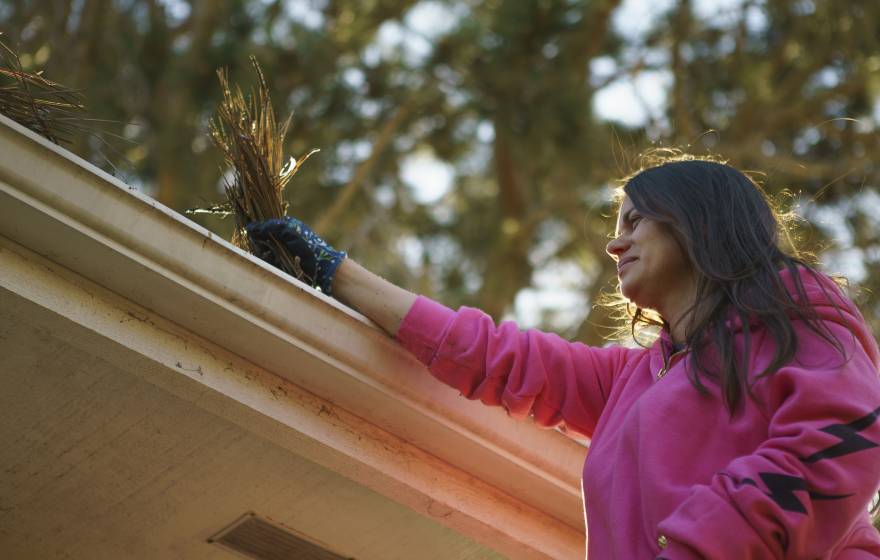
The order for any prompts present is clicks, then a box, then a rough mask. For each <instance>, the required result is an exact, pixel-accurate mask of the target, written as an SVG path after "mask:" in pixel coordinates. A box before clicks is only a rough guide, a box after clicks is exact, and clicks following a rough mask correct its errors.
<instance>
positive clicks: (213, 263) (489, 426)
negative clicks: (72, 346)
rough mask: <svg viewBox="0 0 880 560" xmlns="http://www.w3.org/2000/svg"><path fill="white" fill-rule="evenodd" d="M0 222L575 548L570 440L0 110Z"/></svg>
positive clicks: (14, 237)
mask: <svg viewBox="0 0 880 560" xmlns="http://www.w3.org/2000/svg"><path fill="white" fill-rule="evenodd" d="M0 235H2V236H4V237H6V238H8V239H9V240H11V241H13V242H14V243H15V244H18V245H20V246H22V247H23V248H25V249H27V250H28V251H33V252H34V253H37V254H39V255H41V256H42V257H44V258H45V259H47V260H48V261H51V262H53V263H57V264H59V265H62V266H64V267H66V268H67V269H69V270H70V271H72V272H74V273H76V274H77V275H79V276H82V277H84V278H85V279H87V280H89V281H91V282H94V283H96V284H98V285H99V286H101V287H103V288H106V289H107V290H110V291H112V292H115V293H116V294H118V295H120V296H122V297H123V298H125V299H126V300H129V301H131V302H133V303H135V304H137V305H138V306H141V307H142V308H145V309H146V310H148V311H149V312H151V313H154V314H156V315H158V316H160V317H162V318H164V319H165V320H168V321H171V322H173V323H175V324H177V325H179V326H180V327H182V328H183V329H185V330H186V331H189V332H191V333H193V334H194V335H196V336H198V337H201V338H204V339H207V340H209V341H211V342H212V343H214V344H216V345H219V346H220V347H222V348H224V349H226V350H229V351H230V352H232V353H234V354H237V355H238V356H240V357H242V358H243V359H245V360H247V361H248V362H251V363H253V364H255V365H256V366H258V367H259V368H262V369H265V370H267V371H269V372H272V373H274V374H275V375H278V376H281V377H284V378H285V379H287V380H289V381H290V382H291V383H293V384H294V385H296V386H297V387H299V388H302V389H303V390H305V391H307V392H309V393H311V394H314V395H316V396H317V397H318V398H320V399H323V400H325V401H327V402H329V403H332V404H333V405H336V406H338V407H339V408H341V409H343V410H344V411H345V413H346V414H347V415H349V416H350V417H351V418H359V419H363V421H366V422H368V423H369V424H371V425H372V426H375V427H376V428H378V429H380V430H384V431H386V432H388V433H390V434H392V435H393V436H394V437H395V438H399V439H400V440H401V441H403V442H407V443H408V444H410V445H412V446H414V447H416V448H418V449H419V450H421V451H423V452H425V453H428V454H430V455H433V456H435V457H437V458H439V459H441V460H442V461H443V462H446V463H448V464H449V465H451V466H453V467H455V468H457V469H460V470H461V471H463V472H465V473H467V474H469V475H470V476H473V477H476V478H477V479H479V480H480V481H482V482H481V484H482V483H485V484H488V485H490V486H494V487H496V488H497V489H499V490H501V491H502V492H503V493H505V494H507V495H509V496H511V497H512V498H513V499H514V500H515V501H517V502H521V503H522V505H524V506H527V507H528V508H529V509H533V510H535V512H536V513H537V512H540V513H541V515H543V516H545V518H546V521H545V522H546V523H553V524H556V523H559V524H561V525H562V526H567V528H568V529H567V530H565V531H563V533H564V534H565V535H567V536H566V537H565V539H571V538H572V535H580V537H579V538H580V540H581V543H580V546H579V553H580V554H582V551H583V549H582V538H583V537H582V535H583V532H582V531H583V517H582V505H581V500H580V486H579V479H580V468H581V464H582V461H583V456H584V448H583V447H582V446H580V445H578V444H577V443H576V442H574V441H572V440H570V439H568V438H566V437H565V436H563V435H561V434H559V433H558V432H555V431H548V430H541V429H538V428H537V427H535V426H534V425H533V424H531V423H530V422H523V423H517V422H514V421H512V420H510V419H509V418H508V417H507V416H506V414H505V413H504V411H503V410H501V409H497V408H489V407H484V406H482V405H480V404H479V403H474V402H469V401H466V400H465V399H462V398H461V397H459V396H458V395H457V394H456V392H455V391H454V390H452V389H450V388H448V387H446V386H444V385H442V384H440V383H439V382H438V381H436V380H434V379H433V378H432V377H431V376H430V375H429V374H427V373H426V371H425V369H424V368H423V367H422V366H421V364H419V363H418V362H417V361H416V360H415V359H414V358H413V357H412V356H410V355H409V354H408V353H407V352H406V351H404V350H403V349H402V348H401V347H400V346H399V345H398V344H397V343H396V342H395V341H394V340H392V339H390V338H388V337H387V336H386V335H385V334H384V333H383V332H382V331H380V330H379V329H378V328H377V327H375V326H374V325H372V324H371V323H370V321H369V320H367V319H366V318H364V317H363V316H361V315H359V314H358V313H356V312H354V311H352V310H351V309H349V308H347V307H345V306H343V305H342V304H340V303H339V302H337V301H336V300H334V299H332V298H328V297H326V296H324V295H322V294H320V293H317V292H315V291H314V290H312V289H310V288H308V287H307V286H305V285H303V284H301V283H299V282H297V281H296V280H294V279H292V278H290V277H288V276H287V275H285V274H283V273H281V272H279V271H277V270H276V269H274V268H272V267H270V266H268V265H266V264H265V263H263V262H261V261H259V260H258V259H256V258H254V257H252V256H250V255H248V254H247V253H244V252H242V251H241V250H239V249H237V248H236V247H234V246H232V245H231V244H230V243H228V242H226V241H225V240H223V239H220V238H218V237H217V236H216V235H214V234H212V233H211V232H209V231H207V230H206V229H204V228H202V227H200V226H198V225H197V224H195V223H193V222H191V221H189V220H187V219H186V218H184V217H182V216H180V215H179V214H177V213H176V212H174V211H172V210H170V209H168V208H166V207H164V206H162V205H161V204H159V203H158V202H156V201H155V200H153V199H151V198H149V197H146V196H144V195H142V194H140V193H138V192H137V191H135V190H133V189H130V188H129V187H127V186H126V185H125V184H123V183H121V182H120V181H119V180H117V179H115V178H113V177H111V176H109V175H107V174H106V173H104V172H102V171H100V170H99V169H97V168H95V167H94V166H92V165H90V164H88V163H87V162H85V161H83V160H82V159H80V158H78V157H76V156H74V155H72V154H70V153H69V152H67V151H66V150H64V149H62V148H59V147H58V146H55V145H54V144H52V143H50V142H48V141H46V140H45V139H43V138H42V137H39V136H37V135H36V134H34V133H32V132H31V131H29V130H26V129H24V128H23V127H21V126H19V125H17V124H16V123H14V122H12V121H10V120H9V119H6V118H5V117H2V116H0ZM35 297H36V296H35ZM294 361H296V363H294ZM371 429H372V428H371ZM484 522H486V523H489V524H493V523H494V522H493V521H492V520H484ZM545 527H546V525H545ZM558 529H561V527H558ZM535 530H536V531H540V528H538V527H535ZM545 530H546V529H545ZM554 533H559V531H555V532H554V531H547V532H546V537H548V538H552V537H551V534H554ZM548 544H549V543H548ZM557 544H561V543H557ZM568 546H570V544H569V545H566V546H564V547H562V548H566V547H568ZM554 548H555V549H556V550H557V551H558V550H560V548H558V547H554Z"/></svg>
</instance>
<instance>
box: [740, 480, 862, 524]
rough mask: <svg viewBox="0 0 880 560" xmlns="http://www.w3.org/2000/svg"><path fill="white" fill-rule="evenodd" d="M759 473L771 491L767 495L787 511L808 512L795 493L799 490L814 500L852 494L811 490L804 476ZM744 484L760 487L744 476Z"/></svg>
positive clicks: (841, 497) (845, 496)
mask: <svg viewBox="0 0 880 560" xmlns="http://www.w3.org/2000/svg"><path fill="white" fill-rule="evenodd" d="M758 475H760V477H761V482H763V483H764V486H766V487H767V490H769V491H770V492H769V493H766V492H765V493H766V494H767V496H769V497H770V499H771V500H773V501H774V502H776V503H777V504H778V505H779V507H781V508H782V509H784V510H786V511H793V512H795V513H804V514H805V513H807V508H805V507H804V504H803V503H802V502H801V501H800V500H799V499H798V498H797V496H795V495H794V493H795V492H796V491H798V490H801V491H806V492H807V493H808V494H809V496H810V498H812V499H814V500H842V499H843V498H848V497H850V496H852V494H841V495H837V496H835V495H832V494H820V493H819V492H813V491H810V490H809V489H808V488H807V482H806V481H805V480H804V479H803V478H800V477H797V476H789V475H787V474H779V473H769V472H762V473H758ZM742 484H750V485H752V486H754V487H756V488H757V487H758V484H757V483H756V482H755V481H754V480H752V479H751V478H744V479H743V480H742Z"/></svg>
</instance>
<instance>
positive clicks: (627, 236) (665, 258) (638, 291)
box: [606, 196, 695, 322]
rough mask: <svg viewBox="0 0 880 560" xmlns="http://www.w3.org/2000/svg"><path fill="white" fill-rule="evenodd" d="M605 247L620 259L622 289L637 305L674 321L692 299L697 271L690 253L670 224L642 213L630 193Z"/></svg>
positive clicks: (618, 272) (619, 273)
mask: <svg viewBox="0 0 880 560" xmlns="http://www.w3.org/2000/svg"><path fill="white" fill-rule="evenodd" d="M606 251H608V254H609V255H611V258H612V259H614V260H615V261H616V262H617V277H618V279H619V280H620V290H621V292H622V293H623V295H624V296H626V298H627V299H629V300H630V301H631V302H633V303H635V304H636V305H637V306H639V307H641V308H643V309H653V310H654V311H657V312H658V313H659V314H660V316H661V317H663V318H664V319H665V320H666V321H668V322H673V321H676V320H677V319H678V318H679V315H680V314H681V313H682V312H683V311H684V310H686V309H687V308H688V307H690V306H691V304H692V303H693V297H694V291H695V283H694V273H693V267H692V266H691V263H690V261H689V260H688V258H687V255H686V254H685V252H684V250H683V249H682V247H681V246H680V245H679V244H678V242H677V241H676V240H675V238H674V237H673V234H672V232H671V231H670V230H669V227H668V226H666V225H665V224H663V223H661V222H658V221H656V220H653V219H651V218H648V217H645V216H642V214H641V213H640V212H639V211H638V210H636V208H635V207H634V206H633V204H632V201H631V200H630V198H629V196H627V197H626V198H624V200H623V204H622V205H621V206H620V213H619V214H618V216H617V232H616V236H615V238H614V239H612V240H611V241H610V242H609V243H608V246H607V247H606Z"/></svg>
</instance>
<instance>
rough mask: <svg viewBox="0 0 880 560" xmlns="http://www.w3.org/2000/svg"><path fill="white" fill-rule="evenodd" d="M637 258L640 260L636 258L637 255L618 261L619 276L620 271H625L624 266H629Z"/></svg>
mask: <svg viewBox="0 0 880 560" xmlns="http://www.w3.org/2000/svg"><path fill="white" fill-rule="evenodd" d="M636 260H638V259H637V258H635V257H627V258H625V259H623V260H621V261H620V262H618V263H617V274H618V276H619V275H620V273H621V272H622V271H623V268H624V267H625V266H627V265H628V264H629V263H631V262H634V261H636Z"/></svg>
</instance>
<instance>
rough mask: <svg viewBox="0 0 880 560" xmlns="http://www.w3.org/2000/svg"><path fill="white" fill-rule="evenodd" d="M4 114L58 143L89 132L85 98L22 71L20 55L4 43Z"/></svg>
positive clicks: (0, 77)
mask: <svg viewBox="0 0 880 560" xmlns="http://www.w3.org/2000/svg"><path fill="white" fill-rule="evenodd" d="M0 113H2V114H3V115H5V116H7V117H9V118H10V119H12V120H14V121H15V122H17V123H19V124H20V125H22V126H25V127H27V128H29V129H31V130H33V131H34V132H36V133H37V134H39V135H40V136H43V137H45V138H47V139H49V140H50V141H52V142H54V143H55V144H61V143H62V142H63V143H70V142H71V140H72V136H73V135H74V133H76V132H82V131H85V132H88V129H87V128H86V127H85V126H84V123H85V122H86V121H87V120H88V119H86V117H85V105H84V104H83V96H82V94H80V93H79V92H78V91H76V90H72V89H70V88H67V87H65V86H63V85H61V84H58V83H55V82H53V81H51V80H48V79H46V78H44V77H43V76H42V73H40V72H37V73H34V72H27V71H25V70H24V69H23V68H22V65H21V60H20V59H19V56H18V54H17V53H16V52H14V51H13V50H12V49H10V48H9V47H8V46H7V45H6V44H5V43H4V42H3V41H2V40H0Z"/></svg>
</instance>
